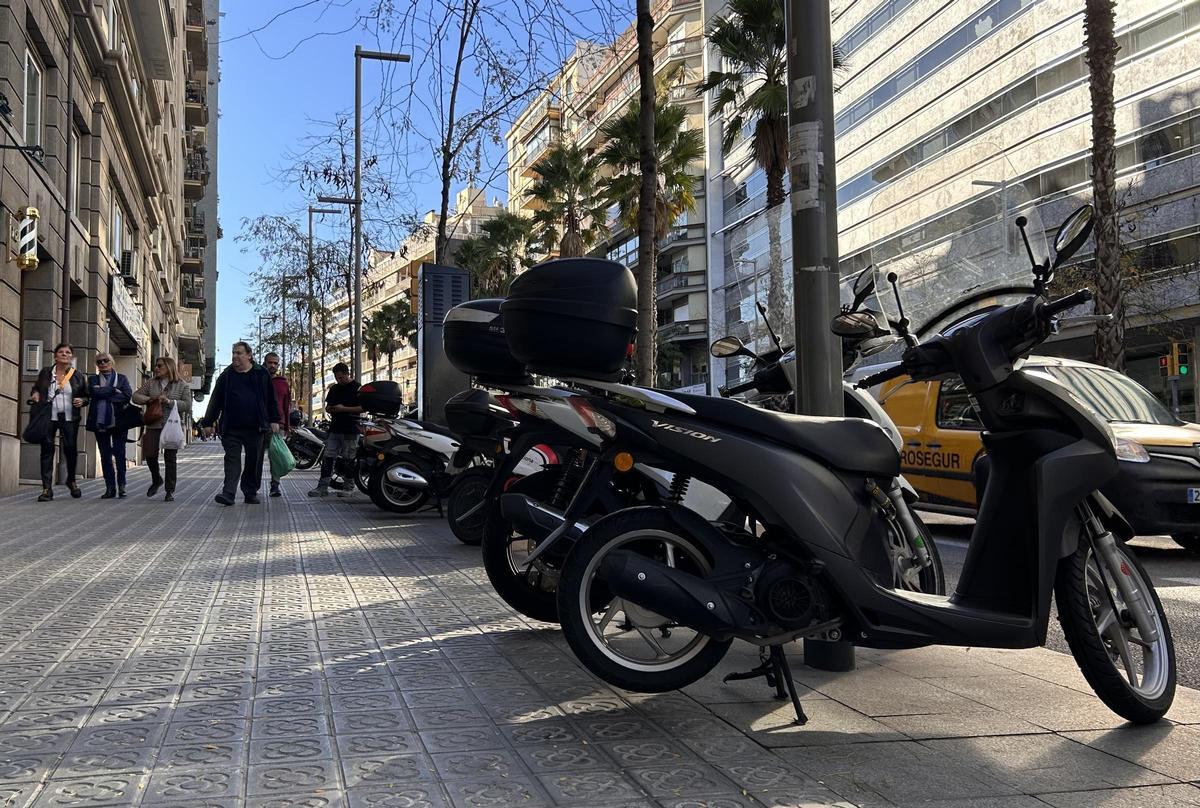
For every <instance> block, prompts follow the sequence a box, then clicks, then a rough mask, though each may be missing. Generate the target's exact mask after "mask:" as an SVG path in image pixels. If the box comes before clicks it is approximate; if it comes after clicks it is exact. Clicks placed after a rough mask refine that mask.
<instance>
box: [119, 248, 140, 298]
mask: <svg viewBox="0 0 1200 808" xmlns="http://www.w3.org/2000/svg"><path fill="white" fill-rule="evenodd" d="M121 280H123V281H125V285H126V286H128V287H129V288H130V289H136V288H138V278H137V272H136V270H135V269H134V261H133V250H122V251H121Z"/></svg>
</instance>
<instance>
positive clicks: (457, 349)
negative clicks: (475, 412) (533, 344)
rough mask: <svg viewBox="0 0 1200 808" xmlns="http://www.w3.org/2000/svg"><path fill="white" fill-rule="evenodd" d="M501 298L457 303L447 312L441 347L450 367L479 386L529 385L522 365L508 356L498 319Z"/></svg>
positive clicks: (501, 322)
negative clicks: (467, 376) (472, 378)
mask: <svg viewBox="0 0 1200 808" xmlns="http://www.w3.org/2000/svg"><path fill="white" fill-rule="evenodd" d="M503 302H504V301H503V300H502V299H500V298H483V299H480V300H470V301H468V302H466V303H460V304H459V305H457V306H455V307H454V308H452V309H450V311H448V312H446V319H445V321H444V322H443V323H442V347H443V349H444V350H445V351H446V358H447V359H449V360H450V364H452V365H454V367H456V368H458V369H459V370H460V371H462V372H463V373H466V374H468V375H471V376H475V377H476V378H478V380H479V381H480V382H481V383H482V384H487V383H488V382H491V383H494V384H501V385H502V384H529V383H530V381H531V379H530V378H529V374H528V373H527V372H526V370H525V363H523V362H518V361H517V360H516V359H515V358H514V357H513V355H512V353H510V352H509V349H508V340H507V339H506V338H505V335H504V323H503V321H502V320H501V318H500V304H501V303H503Z"/></svg>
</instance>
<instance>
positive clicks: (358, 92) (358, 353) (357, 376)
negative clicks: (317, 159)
mask: <svg viewBox="0 0 1200 808" xmlns="http://www.w3.org/2000/svg"><path fill="white" fill-rule="evenodd" d="M410 58H411V57H410V56H409V55H408V54H407V53H388V52H385V51H369V50H363V47H362V45H355V46H354V237H353V239H352V242H353V243H352V246H353V248H354V317H353V319H352V321H351V322H352V325H353V329H352V330H353V336H352V338H351V342H352V343H353V345H354V380H355V381H359V382H360V381H362V63H363V59H373V60H375V61H377V62H407V61H409V59H410ZM322 201H324V200H322Z"/></svg>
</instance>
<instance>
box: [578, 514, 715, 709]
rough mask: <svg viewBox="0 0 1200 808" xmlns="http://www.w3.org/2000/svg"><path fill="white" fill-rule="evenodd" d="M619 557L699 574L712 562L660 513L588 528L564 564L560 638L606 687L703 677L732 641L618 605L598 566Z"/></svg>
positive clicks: (649, 689)
mask: <svg viewBox="0 0 1200 808" xmlns="http://www.w3.org/2000/svg"><path fill="white" fill-rule="evenodd" d="M616 550H628V551H632V552H634V553H637V554H639V555H644V556H646V557H647V558H651V559H654V560H656V561H659V562H661V563H665V564H667V565H669V566H672V567H678V568H680V569H682V570H684V571H687V572H690V573H692V574H694V575H700V576H703V575H707V574H708V573H709V572H710V571H711V570H710V567H711V565H710V561H709V559H708V558H707V556H706V555H705V553H704V552H703V550H702V549H701V548H700V547H699V545H697V544H696V543H695V542H693V541H692V540H691V539H690V538H688V537H687V536H684V535H682V533H681V532H680V530H679V528H678V527H677V526H676V525H675V523H674V521H672V520H671V518H670V517H669V516H668V515H667V514H666V513H664V512H663V511H661V510H659V509H652V508H636V509H632V510H628V511H623V512H618V513H615V514H612V515H611V516H607V517H605V518H604V519H602V520H600V521H599V522H597V523H596V524H595V525H593V526H592V527H590V528H589V529H588V530H587V532H586V533H584V534H583V538H581V539H580V540H579V542H578V543H577V544H576V545H575V547H574V548H573V549H572V550H571V552H570V554H568V556H567V560H566V563H565V564H563V569H562V575H561V576H560V578H559V581H558V615H559V620H560V621H561V622H562V628H563V636H564V637H566V640H567V644H568V645H570V646H571V650H572V651H574V652H575V656H576V657H578V659H579V661H580V662H582V663H583V665H584V667H586V668H587V669H588V670H589V671H591V672H592V673H594V674H595V675H596V676H599V677H600V678H601V679H603V680H604V681H606V682H608V683H609V684H613V685H616V686H617V687H620V688H624V689H625V690H632V691H634V692H638V693H665V692H667V691H670V690H678V689H679V688H681V687H686V686H687V685H690V684H692V683H693V682H695V681H697V680H699V679H702V678H703V677H704V676H706V675H707V674H708V673H709V672H710V671H711V670H712V669H713V668H715V667H716V666H717V664H718V663H720V661H721V660H722V658H724V656H725V653H726V652H727V651H728V650H729V646H730V644H731V643H732V642H733V641H732V640H717V639H714V638H712V637H709V636H707V635H705V634H701V633H700V632H697V631H695V630H693V629H690V628H687V627H686V626H681V625H679V624H678V623H676V622H675V621H673V620H671V619H669V618H667V617H664V616H663V615H659V614H657V613H655V612H654V611H653V610H652V609H650V608H648V607H647V606H643V605H639V604H635V603H632V602H626V601H624V600H623V599H621V598H614V597H612V596H611V594H610V593H609V591H608V587H607V586H606V585H605V583H604V580H603V577H602V576H601V574H600V566H601V564H602V563H603V561H604V559H605V557H606V556H607V555H608V554H609V553H611V552H613V551H616Z"/></svg>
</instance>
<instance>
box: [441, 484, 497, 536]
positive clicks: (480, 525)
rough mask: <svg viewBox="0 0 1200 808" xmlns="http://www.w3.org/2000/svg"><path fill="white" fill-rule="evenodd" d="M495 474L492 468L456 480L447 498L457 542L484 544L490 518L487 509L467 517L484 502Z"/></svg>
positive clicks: (448, 514) (452, 528)
mask: <svg viewBox="0 0 1200 808" xmlns="http://www.w3.org/2000/svg"><path fill="white" fill-rule="evenodd" d="M494 473H495V469H492V468H491V467H488V466H479V467H477V468H471V469H466V470H465V471H462V472H460V473H459V474H458V475H457V477H456V478H455V480H454V487H453V488H451V490H450V496H449V497H447V498H446V521H447V522H449V523H450V531H451V532H452V533H453V534H454V536H455V538H457V539H458V540H459V541H460V542H462V543H463V544H469V545H472V546H478V545H479V544H480V543H481V542H482V541H483V530H484V526H485V525H486V524H487V518H488V507H487V505H484V506H483V507H482V508H480V509H479V510H477V511H476V512H475V513H473V514H471V515H470V516H468V517H464V516H463V514H465V513H467V512H468V511H470V510H471V509H472V508H474V507H475V506H476V505H478V504H479V503H480V502H482V501H483V498H484V496H485V495H486V494H487V490H488V485H490V484H491V482H492V475H493V474H494Z"/></svg>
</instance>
